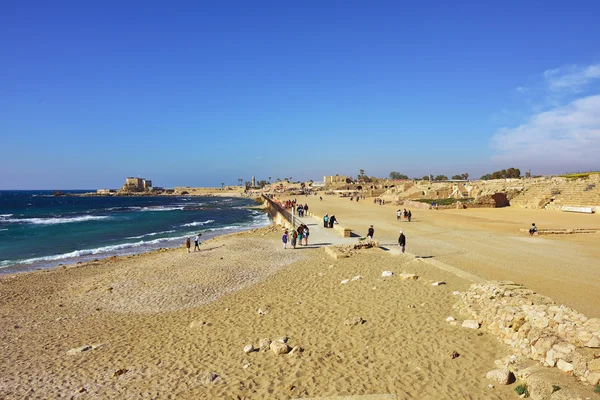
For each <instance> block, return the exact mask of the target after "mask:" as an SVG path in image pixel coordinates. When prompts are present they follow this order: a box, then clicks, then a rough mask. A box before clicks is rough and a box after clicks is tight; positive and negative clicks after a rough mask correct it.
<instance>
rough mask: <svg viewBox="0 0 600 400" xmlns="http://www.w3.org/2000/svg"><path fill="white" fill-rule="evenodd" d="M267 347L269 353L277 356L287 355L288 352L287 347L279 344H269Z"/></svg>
mask: <svg viewBox="0 0 600 400" xmlns="http://www.w3.org/2000/svg"><path fill="white" fill-rule="evenodd" d="M269 347H270V348H271V351H272V352H273V353H275V354H277V355H280V354H287V353H288V352H289V351H290V348H289V347H288V345H287V344H285V343H281V342H271V345H270V346H269Z"/></svg>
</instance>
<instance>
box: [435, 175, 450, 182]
mask: <svg viewBox="0 0 600 400" xmlns="http://www.w3.org/2000/svg"><path fill="white" fill-rule="evenodd" d="M435 180H436V181H447V180H448V177H447V176H446V175H438V176H436V177H435Z"/></svg>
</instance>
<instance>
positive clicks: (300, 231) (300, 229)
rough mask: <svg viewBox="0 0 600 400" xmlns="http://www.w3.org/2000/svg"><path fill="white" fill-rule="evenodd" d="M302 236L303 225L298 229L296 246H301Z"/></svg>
mask: <svg viewBox="0 0 600 400" xmlns="http://www.w3.org/2000/svg"><path fill="white" fill-rule="evenodd" d="M302 235H304V224H301V225H300V226H299V227H298V245H300V246H302Z"/></svg>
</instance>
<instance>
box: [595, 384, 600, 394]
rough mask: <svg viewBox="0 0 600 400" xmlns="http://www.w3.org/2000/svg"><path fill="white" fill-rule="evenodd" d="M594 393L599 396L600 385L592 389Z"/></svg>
mask: <svg viewBox="0 0 600 400" xmlns="http://www.w3.org/2000/svg"><path fill="white" fill-rule="evenodd" d="M594 393H598V394H600V385H596V387H595V388H594Z"/></svg>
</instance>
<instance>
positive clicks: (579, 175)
mask: <svg viewBox="0 0 600 400" xmlns="http://www.w3.org/2000/svg"><path fill="white" fill-rule="evenodd" d="M591 174H600V172H581V173H577V174H566V175H559V176H560V177H561V178H567V179H579V178H581V179H587V178H589V176H590V175H591Z"/></svg>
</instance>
